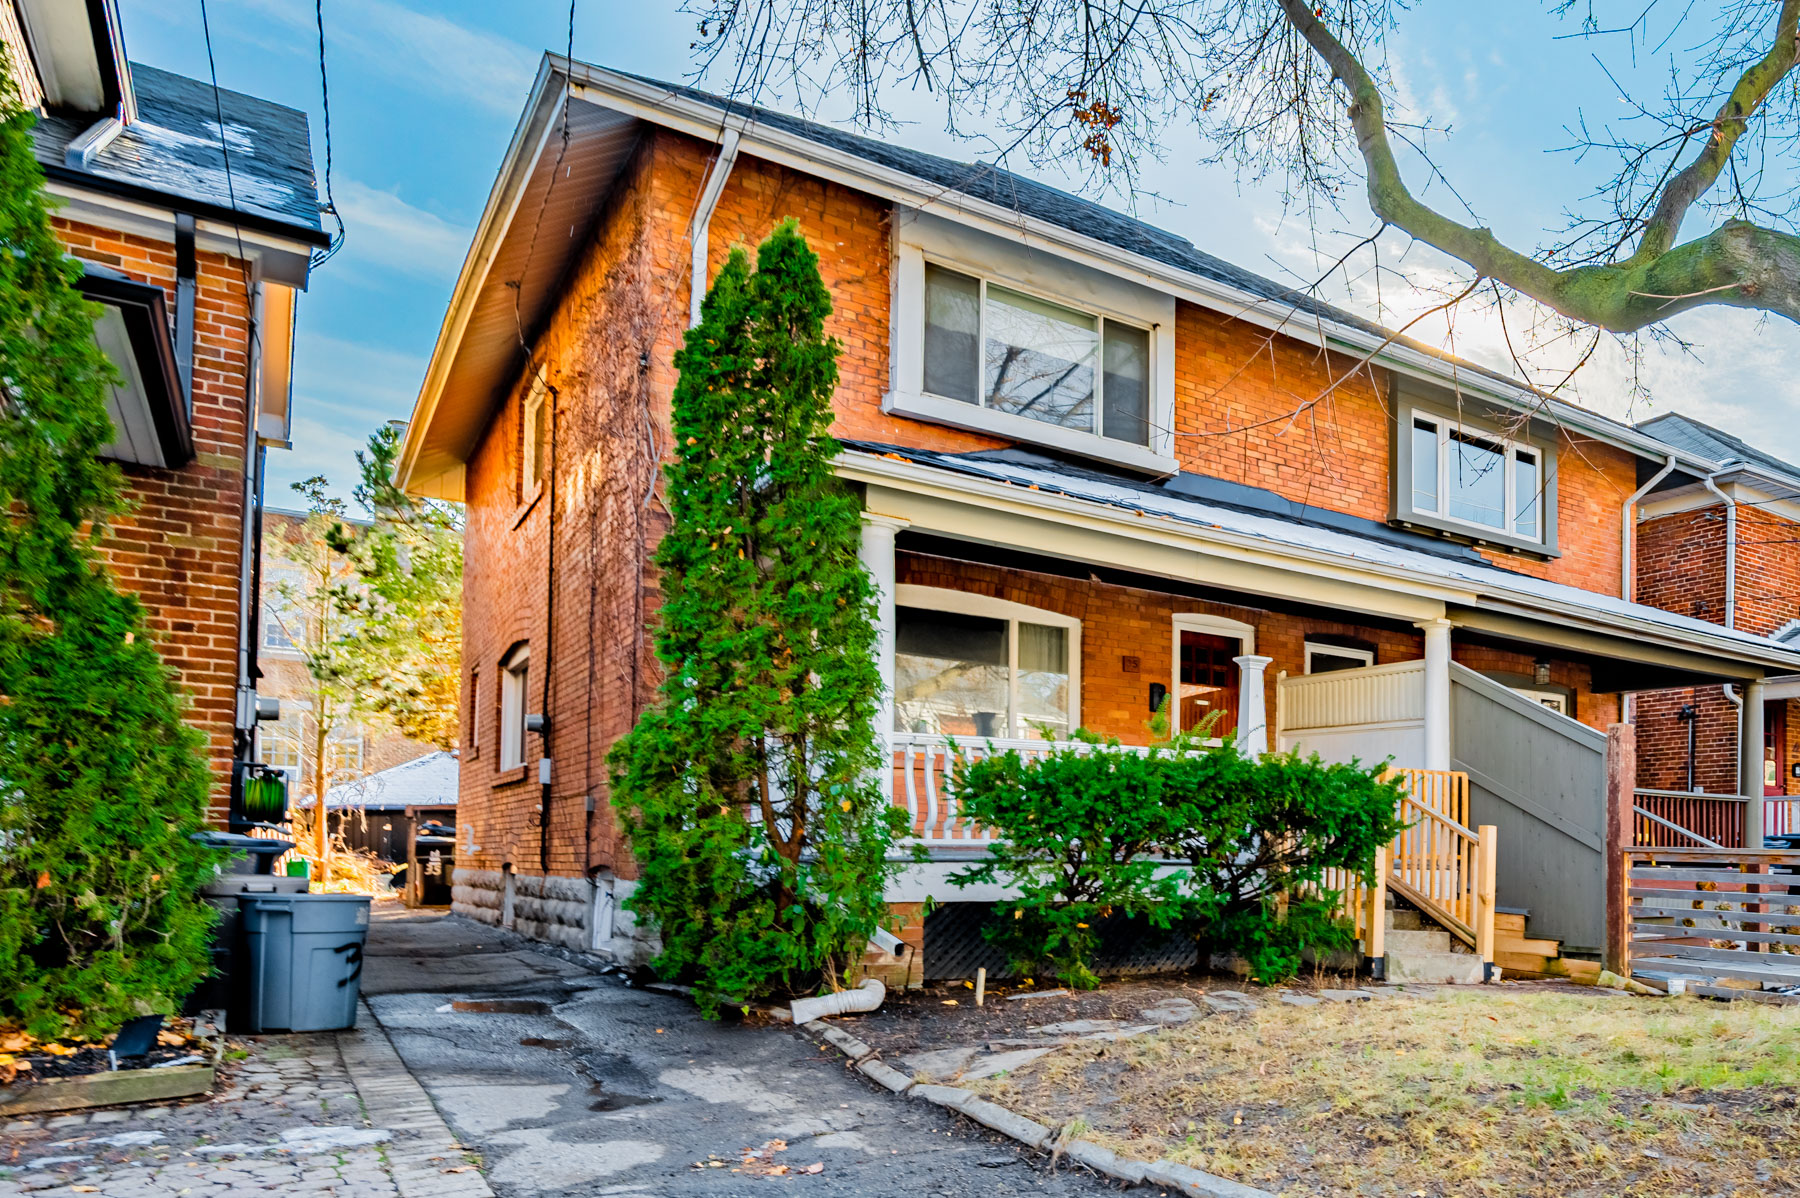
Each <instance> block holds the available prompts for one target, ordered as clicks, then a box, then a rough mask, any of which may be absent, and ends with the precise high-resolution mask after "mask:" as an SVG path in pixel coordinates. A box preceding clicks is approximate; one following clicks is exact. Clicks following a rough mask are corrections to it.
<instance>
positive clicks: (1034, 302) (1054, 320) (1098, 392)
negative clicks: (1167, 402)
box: [925, 263, 1150, 445]
mask: <svg viewBox="0 0 1800 1198" xmlns="http://www.w3.org/2000/svg"><path fill="white" fill-rule="evenodd" d="M925 390H926V391H927V392H929V393H931V394H933V395H937V396H941V397H943V398H945V399H954V400H958V401H960V402H962V403H969V404H977V405H979V406H981V407H985V408H988V409H991V410H993V411H996V412H1006V413H1010V414H1012V415H1016V416H1023V417H1026V418H1028V419H1031V420H1038V421H1042V422H1043V423H1046V424H1054V425H1057V426H1058V427H1060V428H1067V429H1074V430H1076V431H1079V432H1086V433H1095V434H1098V435H1100V436H1103V437H1111V438H1113V439H1114V440H1118V441H1129V442H1130V443H1131V444H1133V445H1148V444H1149V443H1150V331H1149V330H1148V329H1145V328H1141V327H1139V326H1136V325H1131V324H1127V323H1125V322H1123V321H1118V320H1113V319H1111V318H1109V317H1103V316H1100V315H1097V314H1095V313H1092V312H1086V311H1083V310H1081V309H1079V308H1074V307H1070V306H1068V305H1065V304H1059V303H1056V302H1054V301H1051V300H1047V299H1042V298H1039V297H1037V296H1033V295H1028V294H1026V293H1025V292H1022V291H1015V290H1013V289H1012V288H1010V287H1002V286H1001V285H1000V284H998V283H989V282H988V281H987V280H985V279H982V278H978V277H976V276H974V275H969V274H964V273H962V272H960V271H954V270H949V269H947V268H945V267H942V266H938V265H936V264H934V263H927V264H926V266H925Z"/></svg>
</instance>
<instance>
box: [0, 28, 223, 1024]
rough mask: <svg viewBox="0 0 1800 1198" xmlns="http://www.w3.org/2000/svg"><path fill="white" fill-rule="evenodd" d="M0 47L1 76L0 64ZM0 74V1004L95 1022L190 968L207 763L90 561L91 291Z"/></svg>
mask: <svg viewBox="0 0 1800 1198" xmlns="http://www.w3.org/2000/svg"><path fill="white" fill-rule="evenodd" d="M4 67H5V64H4V63H3V62H0V79H5V80H10V79H11V77H12V76H11V74H10V71H7V70H6V69H4ZM5 86H6V88H7V89H8V90H7V91H6V92H5V93H4V94H0V246H3V247H4V250H5V252H3V253H0V380H4V389H3V391H0V513H4V516H3V517H0V979H4V984H0V1022H14V1023H19V1024H22V1025H23V1026H24V1027H25V1028H26V1029H27V1030H28V1031H31V1032H32V1033H34V1034H36V1035H39V1036H49V1035H62V1034H77V1035H92V1034H97V1033H101V1032H105V1031H108V1030H111V1029H112V1028H114V1027H116V1026H118V1024H119V1023H120V1022H121V1021H122V1020H124V1019H127V1018H130V1017H131V1016H133V1015H138V1014H143V1013H145V1012H147V1011H165V1012H166V1011H170V1010H173V1009H174V1007H175V1005H176V1003H178V1002H179V1001H180V999H181V998H182V996H183V995H185V994H186V993H187V992H188V990H190V989H191V988H192V987H193V985H194V983H195V982H197V981H198V980H199V979H200V978H201V976H202V975H203V974H204V973H205V970H206V967H207V938H208V931H209V929H210V927H211V922H212V913H211V911H210V909H209V908H207V907H206V906H205V905H204V904H202V903H201V902H200V901H199V900H198V898H197V897H196V891H197V889H198V887H199V885H200V884H201V882H202V881H203V880H204V878H205V877H206V876H208V875H209V873H210V870H211V867H212V853H211V852H210V851H209V850H205V849H203V848H201V847H200V846H199V845H197V844H194V843H193V842H192V841H191V840H189V835H190V834H191V833H193V832H196V831H199V830H200V829H201V828H202V827H203V826H204V817H205V811H206V802H207V794H208V789H209V785H210V775H209V772H208V770H207V766H206V759H205V757H204V750H203V744H202V742H201V738H200V737H199V735H198V734H197V733H195V732H194V731H193V730H192V729H190V728H188V727H187V726H186V725H184V724H183V722H182V704H181V702H180V700H179V699H178V698H177V696H176V692H175V689H174V684H173V680H172V679H171V677H170V674H169V671H168V669H167V668H166V667H165V666H164V665H163V663H162V660H161V659H160V658H159V657H158V655H157V653H156V649H155V647H154V646H153V645H152V644H151V641H150V637H149V636H148V635H147V633H146V629H145V625H144V617H143V611H142V609H141V608H140V606H139V605H138V602H137V600H136V599H134V598H132V597H131V596H129V595H125V594H122V593H120V592H119V590H118V589H117V588H116V587H115V586H114V585H113V583H112V580H111V578H110V576H109V575H108V574H107V573H106V570H105V568H104V566H103V565H102V564H101V562H100V558H99V553H98V543H99V540H100V538H101V537H103V536H104V534H105V522H106V521H107V520H108V519H109V518H110V517H111V516H112V515H113V514H114V513H116V512H117V511H118V510H119V509H120V507H121V505H122V496H123V491H122V486H121V480H120V476H119V472H118V470H117V469H116V468H115V467H113V466H111V465H109V464H107V463H106V462H104V461H102V460H101V458H100V457H99V453H100V451H101V449H103V448H104V447H105V446H106V445H107V443H108V442H110V441H111V440H112V437H113V430H112V422H111V420H110V418H109V417H108V415H107V406H106V398H107V388H108V386H109V384H110V383H111V381H112V379H113V378H114V373H113V369H112V366H111V364H110V363H109V362H108V361H107V359H106V357H105V355H104V354H102V353H101V352H100V350H99V348H98V346H97V345H96V344H95V342H94V320H95V317H96V316H97V315H98V313H99V309H98V308H97V307H96V306H95V305H93V304H90V303H88V302H86V301H85V300H83V299H82V298H81V296H80V294H79V293H78V292H77V291H76V290H75V288H74V286H73V283H74V280H75V279H77V278H78V277H79V276H80V274H81V268H80V267H79V266H78V265H76V264H75V263H74V262H72V261H70V260H69V259H68V258H67V257H65V256H64V253H63V247H62V246H61V245H60V244H59V243H58V242H57V240H56V237H55V236H54V234H53V233H52V232H51V229H50V222H49V218H48V214H47V211H46V207H45V200H44V196H43V191H42V188H43V174H42V172H41V171H40V170H39V169H38V165H37V162H36V160H35V158H34V157H33V156H32V146H31V126H32V119H33V118H32V117H31V115H30V114H28V113H26V112H24V111H22V110H21V108H20V107H19V103H18V98H17V95H16V93H14V92H12V91H11V84H10V82H9V83H7V84H6V85H5Z"/></svg>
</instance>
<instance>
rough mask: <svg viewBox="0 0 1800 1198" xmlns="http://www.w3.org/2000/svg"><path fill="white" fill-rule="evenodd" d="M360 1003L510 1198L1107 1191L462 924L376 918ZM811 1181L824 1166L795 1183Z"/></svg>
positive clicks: (833, 1064) (805, 1057)
mask: <svg viewBox="0 0 1800 1198" xmlns="http://www.w3.org/2000/svg"><path fill="white" fill-rule="evenodd" d="M363 986H364V990H363V992H364V994H365V995H366V996H367V997H368V1000H369V1003H370V1005H371V1007H372V1008H373V1009H374V1011H375V1014H376V1016H377V1018H378V1019H379V1020H380V1022H381V1024H382V1026H383V1027H384V1028H385V1029H386V1030H387V1032H388V1035H389V1036H390V1037H391V1038H392V1040H393V1043H394V1046H395V1048H397V1049H398V1050H399V1052H400V1055H401V1057H402V1058H403V1059H404V1060H405V1062H406V1064H407V1066H408V1067H409V1068H410V1069H411V1070H412V1073H413V1075H414V1076H415V1077H417V1078H418V1080H419V1081H420V1082H421V1083H422V1084H423V1085H424V1086H425V1088H426V1089H427V1091H429V1092H430V1094H431V1097H432V1099H433V1101H434V1102H435V1103H436V1104H437V1106H438V1109H439V1110H441V1111H442V1112H443V1114H444V1116H445V1118H446V1119H447V1120H448V1121H449V1123H450V1125H451V1127H452V1128H453V1129H454V1130H455V1131H456V1132H457V1133H458V1134H459V1136H460V1137H461V1139H462V1142H463V1143H464V1144H465V1145H467V1146H468V1147H470V1148H473V1149H475V1150H477V1151H479V1152H480V1153H481V1155H482V1158H483V1166H484V1171H485V1172H486V1173H487V1175H488V1180H489V1183H490V1184H491V1185H492V1186H493V1188H494V1190H495V1192H496V1193H497V1194H499V1195H502V1198H509V1196H512V1195H519V1196H526V1195H534V1194H539V1193H557V1194H581V1195H589V1194H592V1195H601V1194H651V1195H658V1196H660V1195H677V1194H696V1195H698V1194H705V1195H723V1194H729V1195H740V1194H742V1195H755V1194H762V1193H769V1194H776V1193H781V1194H795V1195H817V1196H825V1195H831V1196H838V1195H852V1194H854V1195H868V1196H886V1195H905V1196H907V1198H916V1196H918V1195H927V1196H929V1195H940V1196H945V1198H964V1196H965V1195H967V1196H971V1198H972V1196H974V1195H982V1196H984V1198H985V1196H987V1195H1007V1194H1050V1195H1077V1194H1098V1193H1100V1192H1101V1191H1102V1188H1103V1187H1102V1186H1101V1184H1100V1182H1099V1181H1098V1180H1097V1179H1095V1178H1093V1177H1092V1176H1090V1175H1087V1174H1083V1173H1070V1172H1067V1171H1059V1172H1057V1173H1054V1174H1051V1173H1048V1172H1046V1171H1045V1169H1044V1166H1043V1163H1042V1161H1041V1159H1039V1160H1032V1159H1030V1158H1028V1157H1026V1156H1023V1155H1021V1154H1020V1152H1019V1151H1018V1150H1017V1149H1016V1148H1015V1146H1013V1145H1012V1144H1011V1143H1010V1142H1009V1141H1002V1140H999V1139H997V1138H993V1137H991V1136H989V1135H987V1134H985V1133H983V1132H980V1131H978V1130H977V1129H975V1128H973V1127H971V1126H969V1125H968V1124H959V1123H957V1122H956V1121H955V1120H954V1119H953V1118H952V1117H951V1116H950V1115H948V1114H946V1113H944V1112H943V1111H941V1110H940V1109H938V1108H936V1107H931V1106H927V1105H926V1104H924V1103H919V1102H912V1101H908V1100H906V1099H900V1098H895V1097H894V1096H892V1095H890V1094H888V1093H886V1092H885V1091H880V1090H876V1089H875V1088H874V1087H872V1086H871V1085H869V1084H868V1083H867V1082H865V1081H864V1080H863V1079H862V1078H860V1077H859V1076H857V1075H855V1074H852V1073H850V1072H849V1071H848V1070H847V1069H846V1068H845V1066H844V1064H843V1061H842V1058H841V1057H839V1056H838V1055H837V1054H836V1053H835V1052H831V1053H828V1052H826V1051H823V1050H821V1049H819V1048H817V1047H816V1046H814V1045H813V1044H812V1043H810V1042H809V1041H807V1040H805V1039H803V1038H802V1037H800V1036H799V1035H798V1034H796V1033H795V1032H793V1031H792V1030H791V1029H785V1028H769V1027H744V1026H729V1025H721V1024H717V1023H708V1022H707V1021H705V1020H703V1019H701V1018H700V1017H699V1016H698V1015H697V1014H696V1013H695V1012H694V1008H693V1005H692V1004H691V1003H690V1002H688V1001H687V1000H686V999H685V998H681V997H679V996H676V995H669V994H662V993H657V992H652V991H646V990H638V989H633V988H631V987H629V986H627V985H625V984H624V983H623V982H622V981H620V980H619V979H617V978H614V977H610V976H605V975H595V974H592V973H589V972H587V971H586V970H584V969H582V968H580V967H578V966H575V965H572V964H568V963H566V962H563V961H561V960H559V959H557V958H555V957H551V956H549V955H546V954H543V953H539V952H536V951H533V950H531V949H529V948H525V947H522V946H521V945H520V943H519V942H518V941H517V940H516V939H514V938H513V937H510V936H507V935H505V934H502V933H499V932H496V931H493V930H490V929H487V928H483V927H481V926H480V925H478V924H474V923H471V922H468V921H466V920H462V919H455V918H450V917H445V916H439V915H429V914H422V913H395V914H389V915H386V916H384V917H378V919H377V921H376V924H375V926H374V928H373V929H372V931H371V935H370V943H369V960H368V966H367V970H366V972H365V974H364V980H363ZM456 1004H461V1007H460V1009H459V1008H458V1006H457V1005H456ZM776 1140H780V1141H785V1142H786V1145H787V1147H786V1148H785V1149H776V1150H773V1151H771V1152H770V1153H769V1154H768V1158H767V1159H769V1160H770V1161H771V1162H772V1163H775V1164H782V1165H786V1166H787V1167H788V1170H789V1172H788V1173H787V1174H785V1175H778V1176H758V1175H752V1174H751V1173H748V1172H746V1171H743V1166H742V1163H741V1158H742V1156H743V1153H744V1152H745V1150H747V1149H761V1148H763V1147H764V1146H765V1145H768V1144H769V1143H770V1142H771V1141H776ZM710 1161H722V1162H725V1163H724V1164H723V1165H712V1164H708V1163H707V1162H710ZM697 1164H699V1165H700V1167H696V1165H697ZM814 1164H819V1165H822V1166H823V1167H822V1169H820V1171H818V1172H817V1173H810V1174H809V1173H799V1172H798V1171H799V1170H802V1169H804V1168H806V1167H807V1166H810V1165H814ZM734 1169H737V1170H739V1171H738V1172H734V1171H733V1170H734ZM796 1174H798V1175H796Z"/></svg>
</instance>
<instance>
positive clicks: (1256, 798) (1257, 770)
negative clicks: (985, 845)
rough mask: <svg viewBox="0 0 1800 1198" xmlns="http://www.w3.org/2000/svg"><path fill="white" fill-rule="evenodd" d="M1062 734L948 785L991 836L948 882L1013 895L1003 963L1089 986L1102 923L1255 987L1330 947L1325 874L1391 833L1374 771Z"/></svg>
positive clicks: (969, 769) (1228, 747)
mask: <svg viewBox="0 0 1800 1198" xmlns="http://www.w3.org/2000/svg"><path fill="white" fill-rule="evenodd" d="M1077 739H1078V742H1082V743H1078V744H1077V745H1072V746H1069V747H1064V748H1058V749H1055V750H1053V751H1051V752H1049V753H1046V754H1043V755H1041V756H1032V757H1030V758H1026V757H1023V756H1021V755H1020V754H1019V753H1018V752H1017V751H1009V752H1007V753H1004V754H995V755H992V756H988V757H984V758H981V759H979V760H964V761H962V762H961V763H960V764H959V765H958V767H957V768H956V770H955V771H954V773H953V776H952V778H951V780H950V786H951V790H952V793H953V795H954V797H955V799H956V801H957V803H958V804H959V807H960V810H961V812H962V813H963V814H964V815H966V816H968V817H970V818H972V819H974V820H975V821H976V822H977V823H980V824H982V825H985V826H987V827H990V828H992V829H994V830H995V832H996V833H997V834H998V837H999V839H998V840H997V841H996V842H995V843H994V844H993V845H992V847H991V848H990V850H989V854H988V856H987V858H986V859H984V860H983V861H981V862H979V863H977V864H975V865H972V866H970V867H968V868H966V869H964V870H962V871H960V872H959V873H957V874H955V875H953V876H952V878H951V880H952V882H954V883H956V884H957V885H959V886H968V885H971V884H974V883H997V884H1000V885H1004V886H1006V887H1008V888H1010V889H1016V890H1017V891H1018V894H1019V897H1018V898H1016V899H1008V900H1005V901H1002V902H1001V903H999V904H997V905H996V907H995V913H996V916H997V917H998V919H997V925H996V928H995V930H994V932H993V935H994V937H995V938H996V939H997V940H999V941H1000V942H1001V943H1003V944H1004V945H1005V946H1006V947H1007V949H1008V950H1009V952H1010V954H1011V955H1012V957H1013V959H1014V961H1015V963H1016V964H1018V965H1019V966H1020V967H1022V968H1025V969H1028V970H1031V971H1034V972H1047V973H1050V974H1052V975H1054V976H1055V977H1057V978H1058V979H1059V980H1061V981H1062V982H1063V983H1064V984H1065V985H1069V986H1073V987H1081V988H1086V987H1092V986H1094V985H1096V984H1097V979H1096V977H1095V976H1094V973H1093V969H1092V962H1093V959H1094V954H1095V950H1096V948H1097V945H1096V942H1095V935H1096V933H1095V930H1094V926H1095V924H1096V923H1097V922H1098V920H1100V919H1102V918H1105V917H1107V916H1109V915H1114V914H1123V915H1127V916H1135V917H1139V918H1141V919H1143V920H1145V921H1148V923H1149V924H1150V925H1151V926H1154V927H1157V928H1176V927H1179V928H1182V929H1184V930H1187V931H1189V932H1191V933H1192V934H1193V935H1195V936H1197V937H1198V938H1199V939H1200V940H1201V942H1202V943H1203V944H1204V945H1206V946H1207V947H1209V948H1212V949H1217V950H1220V951H1224V952H1229V953H1236V954H1240V955H1243V956H1244V957H1246V958H1247V959H1248V960H1250V961H1251V964H1252V967H1253V969H1254V971H1255V972H1256V976H1258V977H1259V978H1261V979H1262V980H1264V981H1273V980H1278V979H1280V978H1282V977H1289V976H1292V975H1293V973H1294V971H1295V970H1296V969H1297V968H1298V965H1299V960H1300V954H1301V953H1302V952H1304V951H1305V950H1306V949H1309V948H1311V949H1314V950H1320V951H1329V950H1330V949H1332V948H1336V947H1343V946H1345V943H1346V942H1345V939H1344V933H1343V931H1342V929H1341V928H1338V927H1336V926H1335V923H1334V919H1333V918H1332V917H1330V916H1329V912H1330V910H1331V906H1332V897H1331V896H1330V895H1328V894H1324V893H1322V883H1323V880H1324V877H1325V872H1326V871H1327V870H1330V869H1343V870H1349V871H1352V872H1360V873H1362V874H1364V875H1370V871H1371V870H1372V869H1373V864H1374V859H1375V853H1376V850H1377V849H1378V848H1379V847H1380V846H1381V845H1383V844H1386V843H1388V842H1389V841H1391V840H1392V839H1393V838H1394V836H1395V835H1396V834H1398V832H1399V831H1400V824H1399V822H1398V820H1397V818H1396V815H1395V811H1396V803H1397V802H1398V799H1399V791H1398V788H1397V787H1396V786H1395V784H1393V783H1390V782H1385V781H1383V780H1382V774H1383V772H1384V768H1385V767H1380V766H1377V767H1366V766H1362V765H1360V764H1356V763H1352V764H1328V763H1326V762H1323V761H1321V760H1320V759H1319V758H1318V756H1317V755H1316V754H1315V755H1312V756H1309V757H1301V756H1299V755H1297V754H1265V755H1263V756H1260V757H1257V758H1254V759H1252V758H1248V757H1246V756H1244V754H1242V753H1241V752H1240V751H1239V750H1238V749H1237V747H1236V746H1235V745H1234V744H1232V743H1229V742H1227V743H1225V744H1222V745H1206V744H1203V743H1202V742H1201V741H1200V740H1199V738H1197V737H1182V738H1178V739H1176V740H1175V741H1173V742H1171V743H1168V744H1161V745H1155V746H1152V747H1151V748H1150V749H1149V750H1148V752H1142V753H1140V752H1135V751H1127V750H1124V749H1121V748H1120V747H1119V746H1118V743H1117V742H1116V741H1114V742H1106V743H1102V742H1099V741H1098V740H1097V739H1096V738H1093V737H1091V736H1085V735H1083V734H1077ZM1313 894H1319V895H1320V899H1319V901H1313V900H1311V899H1310V898H1307V897H1304V896H1308V895H1313Z"/></svg>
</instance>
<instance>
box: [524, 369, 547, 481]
mask: <svg viewBox="0 0 1800 1198" xmlns="http://www.w3.org/2000/svg"><path fill="white" fill-rule="evenodd" d="M549 397H550V388H549V386H548V385H547V384H546V383H545V382H544V372H543V371H542V370H540V371H538V374H537V377H536V378H534V379H532V380H531V390H530V391H529V392H527V393H526V395H525V419H524V422H523V425H522V426H521V432H520V437H521V440H522V442H523V444H522V445H521V447H520V463H521V465H520V471H519V488H520V492H521V493H522V494H523V495H525V496H530V495H533V494H535V493H536V491H537V489H538V486H539V485H540V484H541V483H542V482H543V481H544V470H545V467H546V466H547V465H548V458H549V454H550V407H549V403H548V400H549Z"/></svg>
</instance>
